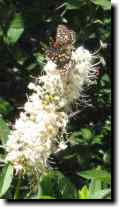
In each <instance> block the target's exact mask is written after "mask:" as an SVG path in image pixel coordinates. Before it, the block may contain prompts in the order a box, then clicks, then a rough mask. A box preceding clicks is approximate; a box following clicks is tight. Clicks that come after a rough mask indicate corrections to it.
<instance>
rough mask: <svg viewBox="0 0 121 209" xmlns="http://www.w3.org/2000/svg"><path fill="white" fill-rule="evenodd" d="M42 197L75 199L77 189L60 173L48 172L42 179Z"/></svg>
mask: <svg viewBox="0 0 121 209" xmlns="http://www.w3.org/2000/svg"><path fill="white" fill-rule="evenodd" d="M40 184H41V189H42V195H44V196H45V195H46V196H52V197H54V198H56V199H75V198H76V197H77V193H76V188H75V187H74V186H73V185H72V183H71V182H70V181H69V180H68V179H67V178H66V177H64V176H63V175H62V174H61V173H60V172H59V171H51V172H48V174H47V175H44V176H42V177H41V179H40Z"/></svg>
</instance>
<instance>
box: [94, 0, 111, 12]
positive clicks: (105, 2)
mask: <svg viewBox="0 0 121 209" xmlns="http://www.w3.org/2000/svg"><path fill="white" fill-rule="evenodd" d="M90 1H91V2H92V3H94V4H96V5H99V6H101V7H102V8H103V9H104V10H110V9H111V2H110V0H90Z"/></svg>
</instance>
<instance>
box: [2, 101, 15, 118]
mask: <svg viewBox="0 0 121 209" xmlns="http://www.w3.org/2000/svg"><path fill="white" fill-rule="evenodd" d="M12 110H13V107H12V105H10V103H8V102H7V101H6V100H3V99H0V113H1V114H5V115H6V114H8V113H9V112H11V111H12Z"/></svg>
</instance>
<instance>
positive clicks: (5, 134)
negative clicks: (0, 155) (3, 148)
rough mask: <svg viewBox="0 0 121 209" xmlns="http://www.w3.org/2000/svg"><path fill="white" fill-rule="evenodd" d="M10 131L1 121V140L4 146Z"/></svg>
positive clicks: (1, 120) (0, 120)
mask: <svg viewBox="0 0 121 209" xmlns="http://www.w3.org/2000/svg"><path fill="white" fill-rule="evenodd" d="M9 133H10V129H9V127H8V125H7V124H6V122H5V121H4V120H3V119H0V140H1V141H2V144H3V145H4V144H6V142H7V139H8V135H9Z"/></svg>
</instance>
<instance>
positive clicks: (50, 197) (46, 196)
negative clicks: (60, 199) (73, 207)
mask: <svg viewBox="0 0 121 209" xmlns="http://www.w3.org/2000/svg"><path fill="white" fill-rule="evenodd" d="M40 199H56V198H55V197H52V196H48V195H41V196H40Z"/></svg>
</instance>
